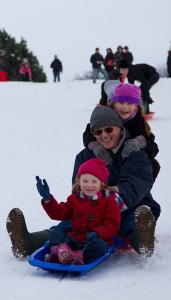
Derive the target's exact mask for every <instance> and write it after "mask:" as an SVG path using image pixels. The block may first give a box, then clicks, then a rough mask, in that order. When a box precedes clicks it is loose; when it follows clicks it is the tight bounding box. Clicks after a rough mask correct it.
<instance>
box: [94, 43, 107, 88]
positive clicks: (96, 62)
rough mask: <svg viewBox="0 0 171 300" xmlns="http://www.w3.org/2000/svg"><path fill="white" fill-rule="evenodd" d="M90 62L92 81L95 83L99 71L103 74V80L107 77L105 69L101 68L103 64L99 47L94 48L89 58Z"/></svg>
mask: <svg viewBox="0 0 171 300" xmlns="http://www.w3.org/2000/svg"><path fill="white" fill-rule="evenodd" d="M90 62H91V63H92V67H93V83H96V79H97V77H98V74H99V73H101V74H103V75H104V78H105V80H108V79H109V76H108V73H107V71H106V70H105V69H103V68H102V65H103V64H104V58H103V56H102V55H101V54H100V50H99V48H96V50H95V53H94V54H93V55H92V56H91V58H90Z"/></svg>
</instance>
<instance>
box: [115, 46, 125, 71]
mask: <svg viewBox="0 0 171 300" xmlns="http://www.w3.org/2000/svg"><path fill="white" fill-rule="evenodd" d="M123 58H124V52H123V47H122V46H121V45H119V46H118V47H117V49H116V52H115V53H114V60H115V68H116V69H117V70H118V69H119V62H120V60H122V59H123Z"/></svg>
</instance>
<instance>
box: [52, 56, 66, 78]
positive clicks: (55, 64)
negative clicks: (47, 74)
mask: <svg viewBox="0 0 171 300" xmlns="http://www.w3.org/2000/svg"><path fill="white" fill-rule="evenodd" d="M50 67H51V68H52V69H53V78H54V82H56V79H58V82H59V81H60V73H61V72H63V67H62V63H61V61H60V60H59V59H58V57H57V55H55V56H54V60H53V61H52V63H51V65H50Z"/></svg>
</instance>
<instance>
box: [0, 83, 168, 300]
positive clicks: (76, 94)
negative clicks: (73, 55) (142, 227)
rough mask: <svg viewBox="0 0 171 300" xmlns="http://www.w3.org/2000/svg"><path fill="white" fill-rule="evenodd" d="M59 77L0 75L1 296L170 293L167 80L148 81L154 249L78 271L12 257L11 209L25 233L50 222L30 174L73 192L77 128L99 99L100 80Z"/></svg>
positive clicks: (25, 299) (23, 299) (106, 299)
mask: <svg viewBox="0 0 171 300" xmlns="http://www.w3.org/2000/svg"><path fill="white" fill-rule="evenodd" d="M101 83H102V80H98V81H97V84H93V83H92V81H91V80H89V81H71V80H68V79H65V78H64V79H63V80H62V81H61V83H60V84H58V83H56V84H54V83H52V82H49V83H27V82H26V83H25V82H6V83H5V82H0V90H1V101H0V149H1V155H0V166H1V167H0V191H1V218H0V240H1V247H0V266H1V267H0V282H1V289H0V298H1V299H6V300H30V299H41V300H47V299H49V298H50V299H51V300H57V299H62V300H68V299H70V300H80V299H82V300H87V299H94V298H97V299H98V300H111V299H114V298H115V299H120V300H125V299H129V300H137V299H138V300H144V299H146V300H151V299H155V300H163V299H166V300H168V299H170V295H171V286H170V282H171V272H170V270H171V251H170V249H171V218H170V211H171V202H170V195H171V185H170V179H169V178H170V177H169V176H170V175H169V174H170V170H171V159H170V149H171V140H170V138H169V136H170V129H171V114H170V109H169V108H170V97H171V79H170V78H162V79H160V80H159V82H158V83H157V84H156V85H155V86H154V87H153V88H152V90H151V96H152V98H153V99H154V101H155V102H154V103H153V104H152V105H151V111H154V112H155V115H154V117H153V119H152V120H151V121H149V124H150V126H151V129H152V132H153V133H154V134H155V136H156V142H157V144H158V146H159V150H160V151H159V154H158V155H157V160H158V161H159V162H160V164H161V171H160V173H159V175H158V177H157V179H156V182H155V184H154V186H153V189H152V195H153V197H154V199H155V200H156V201H158V202H159V203H160V205H161V208H162V213H161V216H160V218H159V220H158V221H157V226H156V232H155V236H156V240H157V241H158V242H156V243H155V252H154V254H153V256H152V257H151V258H148V259H142V258H141V257H139V256H138V255H137V254H136V253H135V252H134V251H131V252H129V253H127V252H125V253H122V254H118V255H112V256H110V257H109V258H108V259H107V260H106V261H105V262H103V263H102V264H100V265H99V266H97V267H96V268H95V269H93V270H92V271H91V272H89V273H88V274H86V275H85V276H83V277H79V278H75V277H70V276H68V277H67V278H65V279H63V280H61V277H60V275H59V274H58V273H57V274H55V273H50V272H47V271H44V270H41V269H37V268H35V267H33V266H31V265H29V264H28V262H27V261H25V260H24V261H20V260H17V259H16V258H15V257H14V256H13V255H12V252H11V243H10V239H9V236H8V234H7V231H6V219H7V215H8V213H9V211H10V210H11V209H12V208H14V207H18V208H20V209H21V210H22V211H23V213H24V215H25V218H26V223H27V226H28V230H29V231H30V232H34V231H39V230H43V229H46V228H49V227H51V226H52V225H55V224H56V222H55V221H52V220H50V219H49V217H48V216H47V215H46V213H45V212H44V210H43V208H42V206H41V198H40V195H39V194H38V192H37V189H36V180H35V176H36V175H39V176H40V177H41V178H45V179H46V180H47V182H48V184H49V186H50V190H51V193H52V194H53V195H54V196H55V197H56V199H58V201H59V202H60V201H65V199H66V197H67V196H68V195H69V194H70V192H71V177H72V170H73V165H74V160H75V156H76V154H77V153H78V152H79V151H81V150H82V149H83V142H82V133H83V131H84V129H85V127H86V124H87V123H88V122H89V119H90V114H91V112H92V110H93V109H94V107H95V105H96V103H97V102H98V101H99V99H100V86H101Z"/></svg>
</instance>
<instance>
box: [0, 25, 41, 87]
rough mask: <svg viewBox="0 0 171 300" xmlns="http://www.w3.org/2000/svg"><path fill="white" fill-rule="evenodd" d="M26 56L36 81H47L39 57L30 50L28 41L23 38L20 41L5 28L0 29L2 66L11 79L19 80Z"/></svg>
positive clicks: (0, 62)
mask: <svg viewBox="0 0 171 300" xmlns="http://www.w3.org/2000/svg"><path fill="white" fill-rule="evenodd" d="M24 58H27V59H28V61H29V63H30V67H31V70H32V79H33V81H34V82H46V81H47V77H46V74H45V73H44V71H43V67H42V66H40V65H39V62H38V59H37V57H36V56H34V55H33V53H32V52H31V51H29V50H28V47H27V42H26V41H25V40H24V39H23V38H21V41H20V42H19V43H17V42H16V40H15V38H14V37H11V36H10V35H9V34H8V33H7V32H6V31H5V30H4V29H3V30H0V68H1V69H2V68H4V69H5V70H6V72H7V74H8V78H9V80H11V81H16V80H19V73H18V71H19V68H20V66H21V63H22V61H23V59H24Z"/></svg>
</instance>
